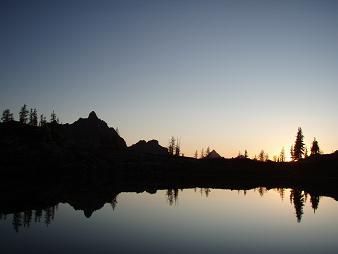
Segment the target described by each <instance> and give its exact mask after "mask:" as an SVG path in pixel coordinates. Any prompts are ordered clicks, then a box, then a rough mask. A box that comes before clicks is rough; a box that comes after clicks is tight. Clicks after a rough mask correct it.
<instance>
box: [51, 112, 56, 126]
mask: <svg viewBox="0 0 338 254" xmlns="http://www.w3.org/2000/svg"><path fill="white" fill-rule="evenodd" d="M56 120H57V118H56V114H55V112H54V110H53V112H52V113H51V114H50V122H51V123H52V122H56Z"/></svg>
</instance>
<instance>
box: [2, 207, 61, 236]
mask: <svg viewBox="0 0 338 254" xmlns="http://www.w3.org/2000/svg"><path fill="white" fill-rule="evenodd" d="M57 208H58V206H57V205H55V206H51V207H47V208H44V209H36V210H27V211H23V212H15V213H13V214H4V213H0V220H7V219H9V218H10V217H11V219H12V225H13V228H14V230H15V231H16V232H19V230H20V228H21V227H24V228H29V227H30V225H31V223H32V222H34V223H44V224H45V225H46V226H48V225H49V224H51V222H52V221H53V220H54V217H55V212H56V210H57ZM42 218H43V219H42Z"/></svg>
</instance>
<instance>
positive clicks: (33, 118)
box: [29, 108, 38, 126]
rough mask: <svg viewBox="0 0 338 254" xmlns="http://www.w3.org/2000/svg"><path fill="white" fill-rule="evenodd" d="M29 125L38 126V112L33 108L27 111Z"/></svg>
mask: <svg viewBox="0 0 338 254" xmlns="http://www.w3.org/2000/svg"><path fill="white" fill-rule="evenodd" d="M29 125H32V126H38V113H37V111H36V108H35V109H31V110H30V112H29Z"/></svg>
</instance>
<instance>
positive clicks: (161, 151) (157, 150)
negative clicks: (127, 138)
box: [128, 139, 169, 155]
mask: <svg viewBox="0 0 338 254" xmlns="http://www.w3.org/2000/svg"><path fill="white" fill-rule="evenodd" d="M128 150H129V151H130V152H134V153H146V154H157V155H169V153H168V148H166V147H163V146H160V144H159V143H158V141H157V140H154V139H153V140H150V141H148V142H146V141H145V140H140V141H139V142H137V143H136V144H134V145H131V146H130V147H128Z"/></svg>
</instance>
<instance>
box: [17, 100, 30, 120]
mask: <svg viewBox="0 0 338 254" xmlns="http://www.w3.org/2000/svg"><path fill="white" fill-rule="evenodd" d="M28 113H29V111H28V109H27V105H26V104H24V105H23V106H22V107H21V109H20V112H19V121H20V123H24V124H25V123H27V121H28Z"/></svg>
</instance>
